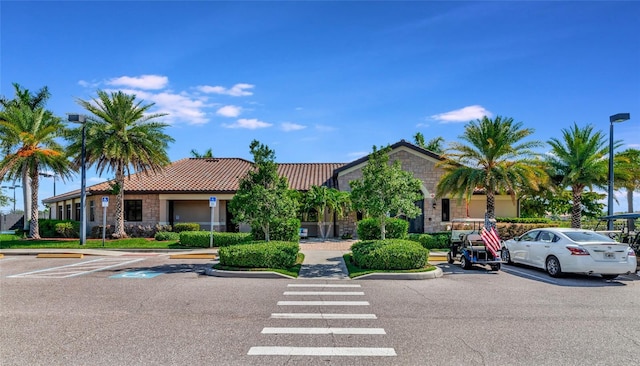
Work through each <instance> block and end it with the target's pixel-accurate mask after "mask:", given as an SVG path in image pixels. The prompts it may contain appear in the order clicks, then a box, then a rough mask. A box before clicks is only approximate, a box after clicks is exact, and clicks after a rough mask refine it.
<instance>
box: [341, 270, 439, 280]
mask: <svg viewBox="0 0 640 366" xmlns="http://www.w3.org/2000/svg"><path fill="white" fill-rule="evenodd" d="M443 275H444V273H443V272H442V269H440V268H439V267H436V269H435V270H433V271H429V272H415V273H391V272H390V273H369V274H366V275H363V276H358V277H355V278H352V280H430V279H434V278H438V277H442V276H443Z"/></svg>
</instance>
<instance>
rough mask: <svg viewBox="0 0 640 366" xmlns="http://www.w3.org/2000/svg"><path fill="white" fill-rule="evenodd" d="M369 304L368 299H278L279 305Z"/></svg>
mask: <svg viewBox="0 0 640 366" xmlns="http://www.w3.org/2000/svg"><path fill="white" fill-rule="evenodd" d="M287 305H298V306H324V305H328V306H368V305H369V302H368V301H278V306H287Z"/></svg>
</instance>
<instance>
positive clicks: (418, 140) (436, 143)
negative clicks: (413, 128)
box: [413, 132, 444, 154]
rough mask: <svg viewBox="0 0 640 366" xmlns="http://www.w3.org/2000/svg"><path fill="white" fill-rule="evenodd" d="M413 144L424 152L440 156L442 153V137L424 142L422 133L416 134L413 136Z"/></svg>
mask: <svg viewBox="0 0 640 366" xmlns="http://www.w3.org/2000/svg"><path fill="white" fill-rule="evenodd" d="M413 142H414V143H415V144H416V145H417V146H420V147H421V148H423V149H425V150H429V151H433V152H434V153H437V154H442V153H443V152H444V146H443V145H442V144H443V143H444V138H443V137H442V136H438V137H434V138H432V139H431V140H429V141H428V142H424V135H423V134H422V132H416V134H415V135H413Z"/></svg>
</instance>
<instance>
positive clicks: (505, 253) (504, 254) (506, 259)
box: [500, 248, 513, 264]
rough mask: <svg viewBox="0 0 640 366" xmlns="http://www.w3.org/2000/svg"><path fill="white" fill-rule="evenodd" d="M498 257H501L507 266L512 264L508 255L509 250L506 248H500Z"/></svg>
mask: <svg viewBox="0 0 640 366" xmlns="http://www.w3.org/2000/svg"><path fill="white" fill-rule="evenodd" d="M500 256H501V257H502V261H503V262H505V263H507V264H511V263H513V262H512V261H511V254H509V249H507V248H502V253H500Z"/></svg>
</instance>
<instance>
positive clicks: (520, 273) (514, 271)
mask: <svg viewBox="0 0 640 366" xmlns="http://www.w3.org/2000/svg"><path fill="white" fill-rule="evenodd" d="M502 270H503V271H504V272H507V273H511V272H513V273H517V274H519V275H522V276H527V277H531V278H535V279H537V280H540V281H544V282H548V283H552V284H554V285H557V284H558V283H559V282H556V281H553V280H550V279H549V278H545V277H540V276H536V275H533V274H530V273H527V272H522V271H518V270H515V269H513V268H508V269H507V268H504V267H502Z"/></svg>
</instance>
